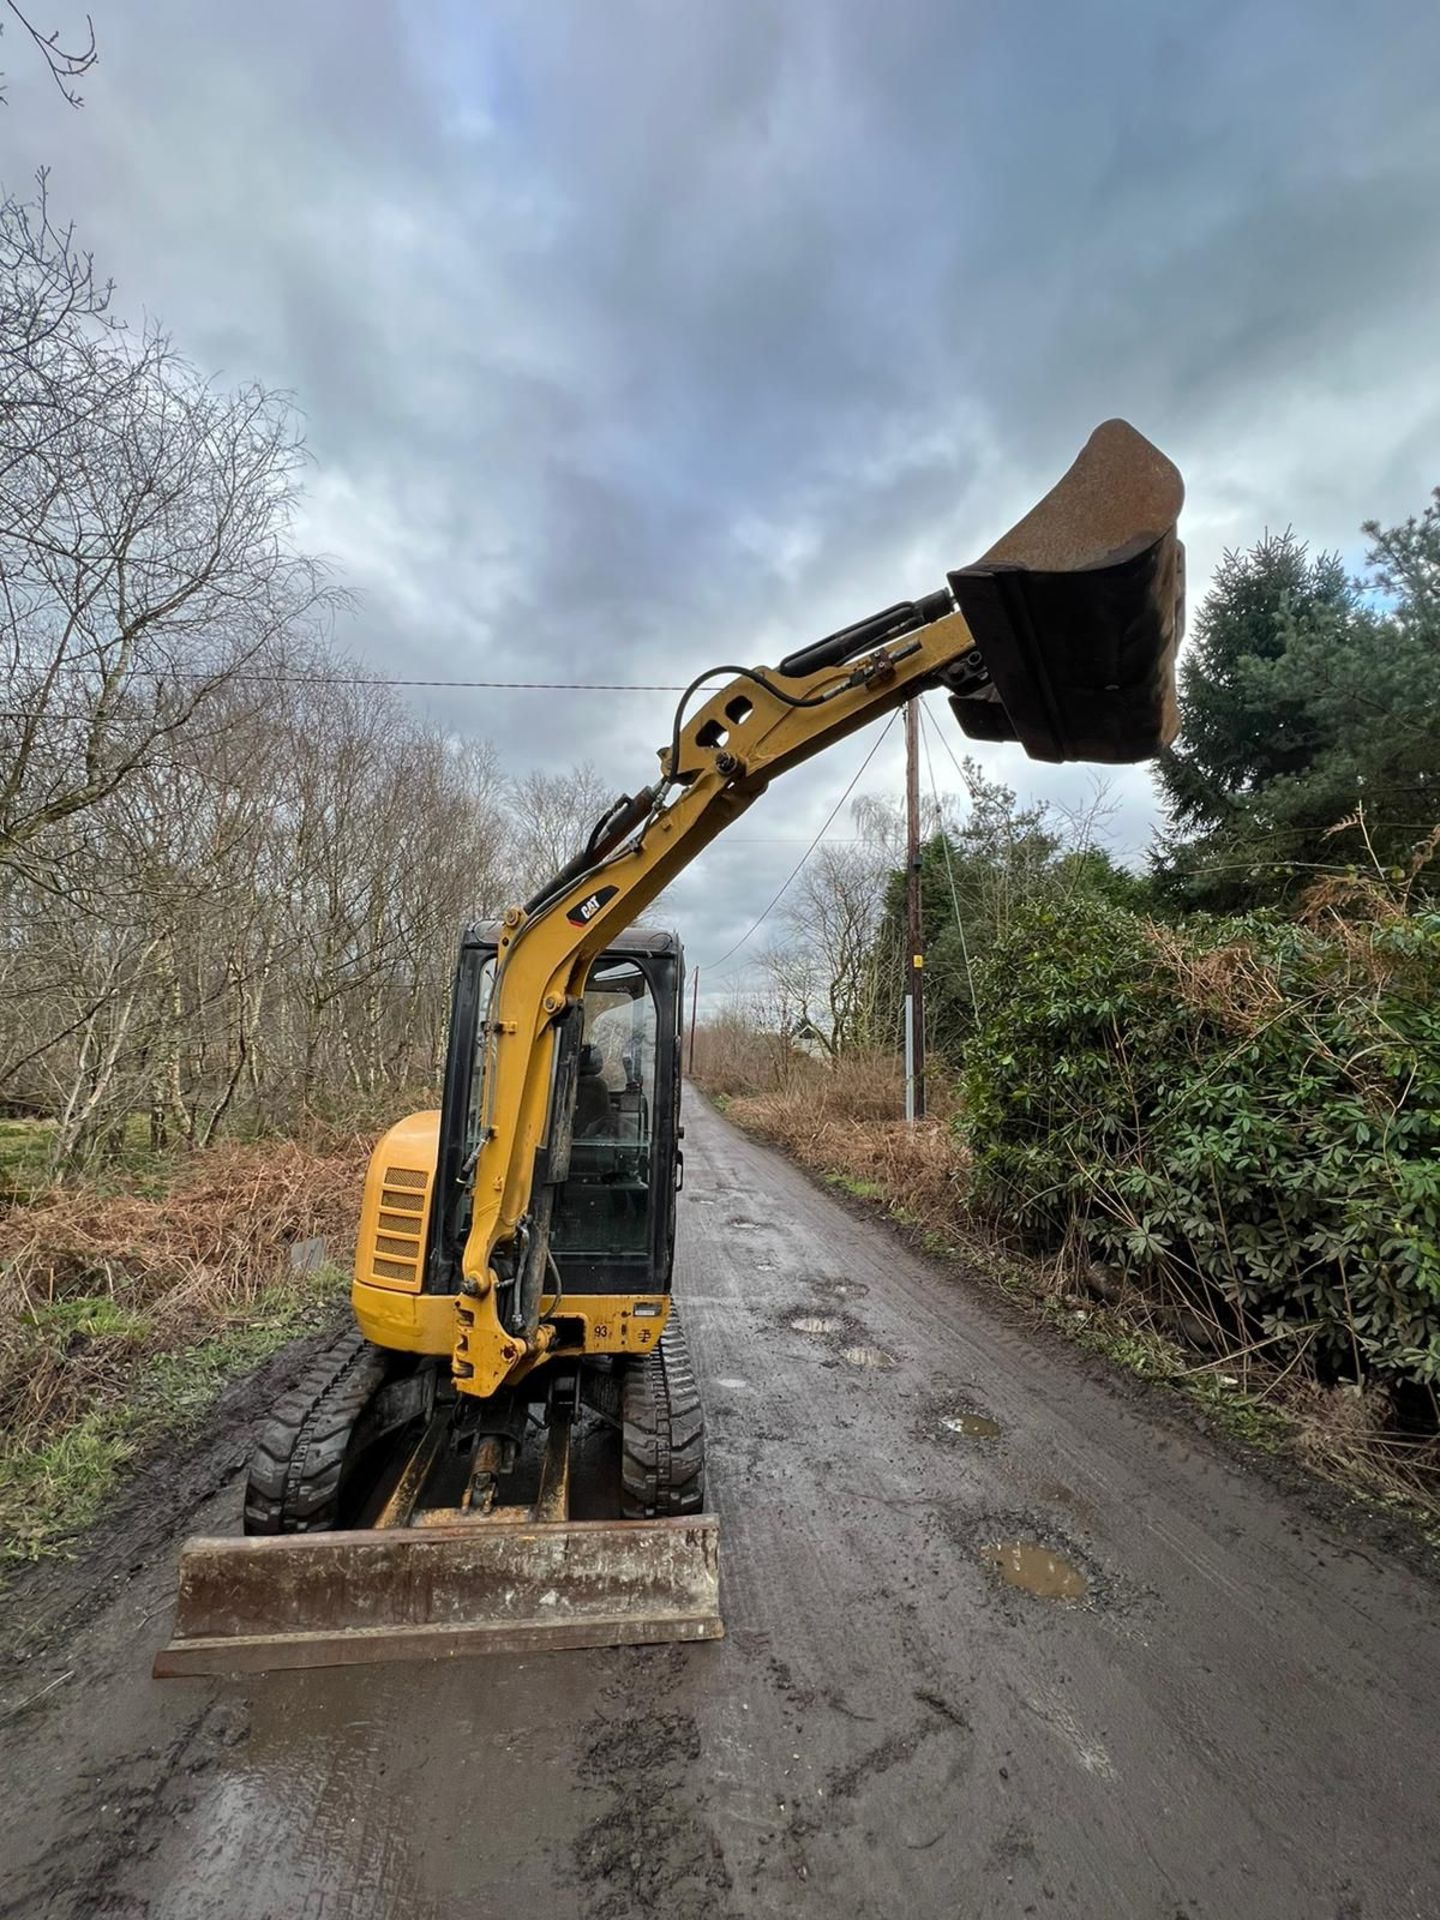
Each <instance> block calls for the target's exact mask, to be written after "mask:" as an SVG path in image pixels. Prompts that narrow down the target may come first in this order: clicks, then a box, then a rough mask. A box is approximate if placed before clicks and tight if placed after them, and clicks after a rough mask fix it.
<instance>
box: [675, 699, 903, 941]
mask: <svg viewBox="0 0 1440 1920" xmlns="http://www.w3.org/2000/svg"><path fill="white" fill-rule="evenodd" d="M894 724H895V715H894V714H893V713H892V714H891V716H890V718H889V719H888V720H887V721H886V722H885V725H884V726H883V727H882V728H881V730H880V732H879V734H878V735H877V736H876V738H875V740H874V741H873V743H872V744H871V747H870V751H869V752H868V753H867V754H866V756H865V758H864V759H863V760H862V761H861V762H860V765H859V766H858V767H857V768H856V769H855V772H854V775H853V776H852V778H851V781H850V784H849V786H848V787H846V789H845V791H844V792H843V793H842V794H841V796H840V798H839V799H838V800H837V801H836V802H835V804H834V806H833V807H832V808H831V809H830V811H829V813H828V814H827V815H826V817H825V824H824V826H822V827H821V829H820V831H819V832H818V833H817V834H816V836H815V838H814V839H813V840H812V841H811V842H810V844H809V846H808V847H807V848H806V849H805V851H804V853H802V854H801V856H800V858H799V859H798V860H797V861H796V862H795V865H794V866H793V867H792V868H791V869H790V873H789V876H788V877H787V879H786V881H785V884H784V886H782V887H781V888H780V890H779V892H778V893H777V894H776V895H775V897H774V898H773V899H772V900H771V901H770V902H769V904H768V905H767V906H766V908H765V911H764V912H763V913H762V914H761V915H760V918H759V919H758V920H757V921H756V922H755V923H754V925H753V926H751V927H748V928H747V929H746V930H745V932H744V933H742V934H741V936H740V938H739V939H738V940H737V941H736V942H735V944H734V946H733V947H731V948H730V949H729V951H728V952H727V953H722V954H721V956H720V958H719V959H718V960H715V961H712V962H710V963H709V964H708V965H706V966H704V967H702V968H701V969H700V971H701V972H702V973H718V972H719V970H720V968H721V967H723V966H724V965H725V963H726V961H727V960H729V959H730V958H731V957H732V956H733V955H735V954H737V953H738V952H739V951H740V949H741V947H743V946H744V944H745V942H746V941H747V940H748V939H749V938H750V936H751V934H753V933H758V932H759V930H760V928H761V927H762V926H763V925H764V924H765V922H766V920H768V919H769V917H770V915H771V913H773V911H774V910H775V908H776V907H778V906H779V904H780V902H781V901H782V900H783V899H784V898H785V895H786V894H787V893H788V892H789V891H790V888H791V886H792V885H793V884H794V881H795V878H796V876H797V875H798V874H799V872H800V869H801V868H802V867H803V866H804V864H805V862H806V861H807V860H808V859H809V858H810V856H811V854H812V853H813V852H814V851H815V849H816V847H818V846H819V844H820V842H821V841H822V840H823V839H824V838H825V829H826V827H828V826H829V825H830V823H831V821H832V820H833V819H834V818H835V816H836V814H837V813H839V811H840V809H841V807H843V806H844V804H845V802H846V801H847V800H848V799H849V798H850V796H851V794H852V793H853V792H854V791H855V789H856V787H857V786H858V785H859V784H860V779H861V776H862V775H863V774H864V772H865V769H866V768H867V767H868V766H869V764H870V762H871V761H872V760H873V759H874V758H875V756H876V754H877V753H878V752H879V751H880V749H881V747H882V746H883V745H884V743H885V739H886V736H887V735H888V734H889V732H890V729H891V727H893V726H894Z"/></svg>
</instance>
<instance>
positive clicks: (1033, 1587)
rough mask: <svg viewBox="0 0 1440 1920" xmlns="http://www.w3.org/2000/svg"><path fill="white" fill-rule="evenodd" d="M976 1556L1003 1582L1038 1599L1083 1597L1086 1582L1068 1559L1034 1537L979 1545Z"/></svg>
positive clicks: (1085, 1592) (1088, 1584)
mask: <svg viewBox="0 0 1440 1920" xmlns="http://www.w3.org/2000/svg"><path fill="white" fill-rule="evenodd" d="M980 1558H981V1559H982V1560H983V1561H984V1562H985V1564H986V1566H987V1567H989V1568H991V1569H992V1571H994V1572H995V1573H998V1574H999V1576H1000V1578H1001V1579H1002V1580H1003V1581H1004V1582H1005V1584H1006V1586H1009V1587H1018V1588H1019V1589H1020V1591H1021V1592H1022V1593H1033V1594H1036V1595H1037V1596H1038V1597H1039V1598H1040V1599H1041V1600H1083V1599H1084V1598H1085V1596H1086V1594H1087V1593H1089V1591H1090V1582H1089V1581H1088V1580H1087V1579H1086V1577H1085V1575H1084V1574H1083V1573H1082V1572H1081V1571H1080V1569H1079V1567H1077V1566H1076V1565H1075V1563H1074V1562H1073V1561H1072V1560H1067V1559H1066V1558H1065V1555H1064V1554H1063V1553H1060V1552H1058V1551H1057V1550H1056V1548H1054V1547H1047V1546H1042V1545H1041V1543H1040V1542H1039V1541H1038V1540H1001V1541H999V1542H998V1543H997V1544H996V1545H994V1546H989V1547H982V1548H981V1549H980Z"/></svg>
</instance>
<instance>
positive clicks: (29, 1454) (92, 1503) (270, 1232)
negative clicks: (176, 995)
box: [0, 1139, 368, 1559]
mask: <svg viewBox="0 0 1440 1920" xmlns="http://www.w3.org/2000/svg"><path fill="white" fill-rule="evenodd" d="M367 1144H368V1143H367V1142H365V1141H364V1140H360V1139H355V1140H344V1141H340V1142H337V1143H335V1144H333V1145H331V1146H327V1147H325V1148H320V1149H311V1148H303V1147H300V1146H297V1145H294V1144H293V1143H273V1142H272V1143H264V1144H255V1145H250V1144H244V1145H242V1144H238V1143H235V1144H226V1145H224V1146H220V1147H217V1148H214V1149H212V1150H211V1151H209V1152H206V1153H203V1154H199V1155H196V1156H195V1157H194V1158H193V1159H187V1160H184V1161H181V1162H180V1163H178V1164H177V1165H176V1166H175V1167H173V1168H172V1169H170V1170H169V1171H168V1172H167V1173H163V1174H162V1173H158V1172H157V1170H155V1169H151V1170H150V1171H149V1173H148V1174H146V1175H144V1176H137V1178H136V1181H135V1184H134V1185H132V1187H131V1189H130V1190H128V1191H119V1192H105V1191H101V1190H99V1189H97V1188H94V1187H57V1188H51V1189H49V1190H47V1191H43V1192H40V1193H37V1194H35V1195H34V1196H33V1197H32V1198H31V1199H30V1200H29V1202H28V1203H23V1204H16V1205H12V1206H10V1207H8V1208H6V1209H4V1210H3V1212H0V1436H3V1437H0V1557H5V1558H12V1559H13V1558H16V1557H31V1556H33V1555H35V1554H37V1553H40V1552H44V1551H48V1550H50V1549H52V1548H53V1547H54V1546H55V1545H56V1544H57V1542H58V1541H60V1540H61V1539H63V1538H64V1537H65V1536H66V1534H68V1533H69V1532H71V1531H73V1530H75V1529H76V1528H78V1527H80V1526H83V1525H85V1524H86V1523H87V1522H88V1521H89V1520H91V1519H93V1518H94V1516H95V1515H96V1514H97V1513H98V1512H99V1511H100V1509H101V1507H102V1506H103V1504H104V1502H105V1500H106V1498H107V1497H108V1496H109V1494H110V1492H111V1490H112V1489H113V1486H114V1484H115V1480H116V1477H117V1475H118V1472H119V1470H120V1468H121V1467H122V1466H123V1464H124V1463H125V1462H126V1461H127V1460H128V1459H130V1458H131V1457H132V1456H133V1455H134V1454H135V1453H136V1452H137V1451H139V1450H140V1449H141V1448H142V1447H143V1446H144V1445H145V1444H146V1443H147V1442H148V1441H149V1440H150V1439H152V1438H154V1437H155V1436H157V1435H158V1434H159V1433H161V1432H164V1431H167V1430H171V1429H173V1428H174V1426H175V1425H176V1424H177V1423H178V1422H181V1421H183V1420H184V1419H186V1418H189V1417H193V1415H194V1414H195V1413H196V1412H197V1411H198V1410H199V1409H200V1408H201V1407H203V1406H204V1405H206V1404H208V1402H209V1400H210V1399H211V1398H213V1396H214V1394H215V1393H216V1392H217V1391H218V1389H219V1387H220V1386H221V1385H222V1384H223V1382H224V1380H225V1379H226V1378H227V1377H228V1376H229V1375H230V1374H231V1373H233V1372H235V1371H237V1370H240V1369H243V1368H244V1367H247V1366H251V1365H255V1364H258V1362H259V1361H260V1360H261V1359H263V1358H264V1357H265V1355H266V1354H267V1353H269V1352H271V1351H273V1350H274V1348H275V1347H277V1346H279V1345H281V1344H283V1342H284V1341H286V1340H288V1339H290V1338H292V1337H294V1336H295V1335H296V1334H297V1333H299V1332H301V1331H304V1330H305V1328H306V1327H308V1326H311V1325H314V1324H316V1323H317V1321H319V1320H320V1319H322V1318H323V1317H325V1316H326V1315H328V1314H331V1313H337V1312H338V1311H339V1309H340V1303H341V1302H342V1301H343V1297H344V1290H345V1283H344V1278H343V1276H342V1275H341V1274H339V1272H338V1271H337V1269H336V1267H335V1266H334V1265H326V1264H324V1261H323V1258H320V1257H317V1256H320V1253H321V1250H320V1248H319V1247H318V1246H317V1245H315V1244H314V1243H317V1242H321V1241H323V1242H324V1243H325V1249H326V1250H327V1251H328V1254H329V1256H330V1258H331V1259H332V1260H334V1259H338V1260H340V1261H342V1262H343V1261H344V1260H346V1259H347V1258H348V1250H349V1246H350V1242H351V1239H352V1237H353V1233H354V1221H355V1214H356V1209H357V1206H358V1200H359V1189H360V1182H361V1178H362V1175H363V1169H364V1162H365V1153H366V1148H367ZM147 1188H148V1189H149V1190H146V1189H147ZM307 1243H309V1244H307Z"/></svg>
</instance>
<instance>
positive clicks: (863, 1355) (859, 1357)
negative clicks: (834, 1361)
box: [840, 1347, 895, 1367]
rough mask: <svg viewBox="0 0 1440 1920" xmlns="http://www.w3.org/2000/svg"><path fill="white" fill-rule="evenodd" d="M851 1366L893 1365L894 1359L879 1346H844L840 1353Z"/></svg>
mask: <svg viewBox="0 0 1440 1920" xmlns="http://www.w3.org/2000/svg"><path fill="white" fill-rule="evenodd" d="M840 1358H841V1359H842V1360H845V1361H848V1362H849V1364H850V1365H851V1366H852V1367H893V1366H894V1364H895V1361H894V1359H893V1358H892V1356H891V1355H890V1354H888V1353H886V1352H885V1351H884V1350H883V1349H882V1348H880V1347H846V1348H845V1350H844V1352H843V1353H842V1354H841V1355H840Z"/></svg>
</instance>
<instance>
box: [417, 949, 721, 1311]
mask: <svg viewBox="0 0 1440 1920" xmlns="http://www.w3.org/2000/svg"><path fill="white" fill-rule="evenodd" d="M499 943H500V929H499V928H498V927H481V928H473V929H471V930H470V931H469V932H467V933H466V934H465V936H464V938H463V939H462V941H461V944H460V957H459V961H458V963H457V966H456V973H455V992H454V998H453V1002H452V1005H453V1017H452V1020H451V1025H450V1040H449V1045H448V1047H447V1050H446V1064H445V1078H444V1085H443V1095H442V1101H441V1108H440V1124H439V1145H438V1177H437V1179H436V1181H435V1185H434V1190H433V1193H432V1196H431V1224H430V1233H429V1259H428V1264H427V1269H426V1274H425V1290H426V1291H427V1292H429V1293H432V1294H442V1295H454V1294H456V1293H458V1292H459V1289H460V1270H461V1261H462V1258H463V1255H464V1250H465V1240H466V1236H467V1235H468V1233H469V1231H470V1213H471V1204H472V1201H473V1194H474V1188H473V1185H472V1182H471V1180H470V1177H469V1176H470V1173H471V1172H472V1171H473V1167H474V1157H475V1154H476V1152H477V1150H478V1147H479V1145H480V1142H481V1137H482V1133H483V1130H484V1127H485V1125H486V1121H485V1088H484V1078H483V1064H484V1047H483V1039H484V1034H483V1023H484V1020H485V1017H486V1013H487V1011H488V1008H489V1004H490V995H491V990H492V987H493V984H494V978H495V967H496V959H497V955H498V952H499ZM684 971H685V962H684V954H683V951H682V949H681V945H680V941H679V938H678V936H677V935H675V934H673V933H668V932H664V931H660V930H658V929H652V928H647V927H632V928H630V929H628V930H627V931H626V932H625V933H623V934H621V935H619V936H618V937H617V938H616V940H615V941H614V943H613V944H612V945H611V946H610V947H608V948H606V950H605V951H604V952H603V953H602V954H600V955H599V957H598V958H597V959H596V960H594V961H592V963H591V965H590V970H589V973H588V975H587V978H586V982H585V992H584V1001H583V1016H582V1018H583V1024H582V1026H581V1031H580V1041H579V1051H578V1058H577V1061H576V1068H577V1070H576V1073H575V1075H574V1079H573V1089H574V1096H573V1097H574V1116H573V1120H572V1123H571V1139H570V1156H569V1167H568V1170H567V1173H566V1177H565V1179H564V1180H563V1182H561V1183H560V1185H559V1186H558V1187H557V1190H556V1195H555V1201H554V1213H553V1219H552V1224H551V1231H550V1252H551V1255H552V1256H553V1258H554V1261H555V1266H556V1270H557V1273H558V1279H559V1289H560V1294H561V1297H562V1299H563V1298H564V1297H567V1296H573V1297H579V1296H586V1295H623V1296H627V1297H628V1296H642V1295H644V1296H653V1295H656V1294H667V1293H668V1292H669V1290H670V1269H671V1266H672V1264H673V1261H674V1256H675V1195H676V1192H677V1190H678V1186H679V1182H680V1180H681V1179H682V1178H683V1164H684V1163H683V1160H682V1158H681V1153H680V1006H681V993H682V987H683V984H684Z"/></svg>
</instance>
